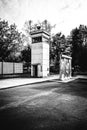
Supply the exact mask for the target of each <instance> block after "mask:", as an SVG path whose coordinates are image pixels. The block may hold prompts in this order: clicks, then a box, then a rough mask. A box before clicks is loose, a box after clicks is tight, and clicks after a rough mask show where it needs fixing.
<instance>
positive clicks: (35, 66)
mask: <svg viewBox="0 0 87 130" xmlns="http://www.w3.org/2000/svg"><path fill="white" fill-rule="evenodd" d="M33 70H34V77H37V76H38V69H37V65H34V66H33Z"/></svg>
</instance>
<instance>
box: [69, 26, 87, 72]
mask: <svg viewBox="0 0 87 130" xmlns="http://www.w3.org/2000/svg"><path fill="white" fill-rule="evenodd" d="M71 37H72V41H71V44H72V66H73V67H74V68H77V66H78V67H79V68H80V70H81V71H84V70H87V61H86V59H87V27H86V26H84V25H80V26H79V28H75V29H73V30H72V31H71Z"/></svg>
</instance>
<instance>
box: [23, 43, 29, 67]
mask: <svg viewBox="0 0 87 130" xmlns="http://www.w3.org/2000/svg"><path fill="white" fill-rule="evenodd" d="M21 60H22V61H23V62H24V65H25V66H26V67H27V68H28V67H30V66H31V48H30V45H27V46H25V48H24V49H23V50H22V51H21Z"/></svg>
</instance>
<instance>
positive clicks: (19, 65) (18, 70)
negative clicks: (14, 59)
mask: <svg viewBox="0 0 87 130" xmlns="http://www.w3.org/2000/svg"><path fill="white" fill-rule="evenodd" d="M14 67H15V68H14V70H15V73H23V64H22V63H15V65H14Z"/></svg>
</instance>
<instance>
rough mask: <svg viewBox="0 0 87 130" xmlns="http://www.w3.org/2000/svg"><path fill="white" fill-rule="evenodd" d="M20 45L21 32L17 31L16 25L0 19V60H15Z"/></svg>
mask: <svg viewBox="0 0 87 130" xmlns="http://www.w3.org/2000/svg"><path fill="white" fill-rule="evenodd" d="M21 47H22V39H21V33H19V32H18V31H17V27H16V25H15V24H12V25H9V24H8V21H5V20H0V60H1V61H15V58H17V53H18V52H19V50H20V49H21Z"/></svg>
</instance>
